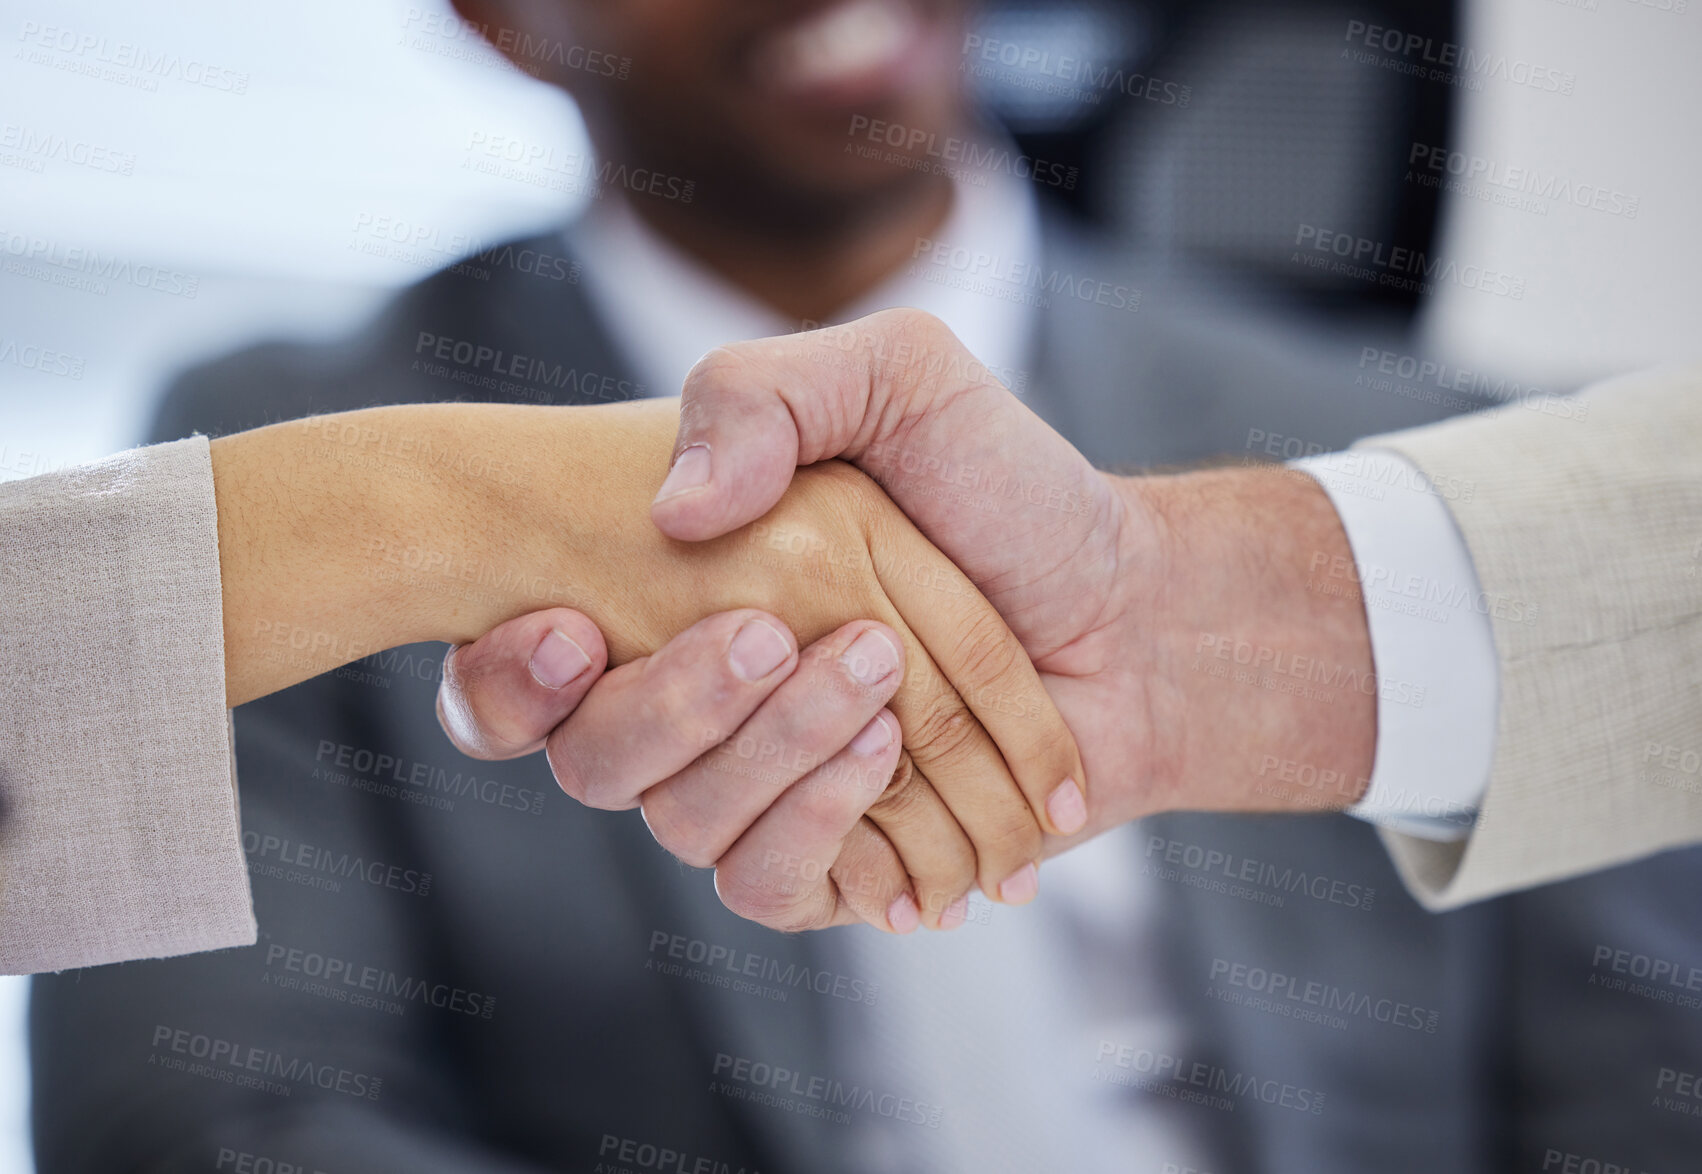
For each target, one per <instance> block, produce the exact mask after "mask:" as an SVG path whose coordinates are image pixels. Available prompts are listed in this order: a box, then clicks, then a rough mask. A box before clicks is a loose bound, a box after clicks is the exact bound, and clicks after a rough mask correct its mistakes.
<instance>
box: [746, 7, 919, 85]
mask: <svg viewBox="0 0 1702 1174" xmlns="http://www.w3.org/2000/svg"><path fill="white" fill-rule="evenodd" d="M944 35H945V29H944V28H943V27H942V26H941V23H940V22H939V21H937V20H931V19H929V18H928V17H926V16H925V15H924V14H923V13H921V12H920V11H918V9H917V7H916V5H915V4H913V3H911V2H909V0H840V2H839V3H835V4H829V5H828V6H827V7H825V8H821V9H818V10H816V11H815V12H812V13H810V14H809V15H808V16H806V17H805V18H804V19H802V20H799V21H795V22H793V23H791V24H787V25H784V26H782V27H780V28H778V29H775V30H774V31H772V32H770V33H767V34H766V35H764V36H763V37H762V38H761V39H760V40H759V41H758V42H757V43H756V45H755V46H754V47H753V51H752V53H751V55H750V58H749V61H750V65H751V68H752V69H753V71H754V72H755V74H756V79H755V80H756V81H757V83H758V84H759V85H760V86H761V87H762V88H763V89H764V90H765V91H767V92H768V93H770V94H771V95H774V96H775V97H779V98H784V99H787V100H791V101H802V102H806V103H809V104H811V105H828V106H842V105H846V104H850V103H856V102H862V101H869V100H874V99H879V98H882V97H885V96H888V95H890V94H893V93H896V92H901V91H903V90H906V89H908V88H910V86H911V85H912V84H914V83H915V82H916V81H917V80H918V79H919V77H920V76H921V75H922V74H923V72H924V71H931V70H937V69H939V68H941V65H942V57H943V55H942V54H941V52H940V48H941V44H942V41H943V38H944Z"/></svg>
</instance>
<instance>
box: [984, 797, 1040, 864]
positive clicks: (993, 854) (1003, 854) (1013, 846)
mask: <svg viewBox="0 0 1702 1174" xmlns="http://www.w3.org/2000/svg"><path fill="white" fill-rule="evenodd" d="M974 841H975V848H976V853H977V855H978V856H979V857H980V861H981V864H982V865H984V866H991V865H995V864H996V865H997V866H998V868H999V869H1003V870H1004V871H1003V872H1002V873H1001V875H999V876H997V877H994V878H992V879H993V881H994V883H997V882H998V881H1002V880H1004V879H1005V877H1006V876H1008V875H1009V874H1010V873H1011V872H1013V871H1015V869H1016V868H1017V867H1020V864H1021V863H1023V862H1027V861H1030V860H1038V859H1039V858H1040V852H1041V849H1042V848H1043V847H1044V846H1045V838H1044V835H1043V833H1042V832H1041V830H1040V825H1039V824H1038V823H1036V822H1035V820H1034V815H1033V813H1032V812H1030V811H1029V809H1028V808H1027V806H1018V805H1017V804H1015V803H1014V802H1013V803H1012V804H1011V809H1010V812H1009V813H1008V814H1001V815H1000V817H999V819H998V821H997V823H996V824H995V825H994V826H993V827H991V828H986V829H983V828H977V829H975V836H974Z"/></svg>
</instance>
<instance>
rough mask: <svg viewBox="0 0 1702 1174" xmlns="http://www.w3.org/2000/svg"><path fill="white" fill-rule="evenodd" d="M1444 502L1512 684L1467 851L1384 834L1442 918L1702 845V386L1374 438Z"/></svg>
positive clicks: (1416, 889) (1626, 393)
mask: <svg viewBox="0 0 1702 1174" xmlns="http://www.w3.org/2000/svg"><path fill="white" fill-rule="evenodd" d="M1363 443H1364V444H1366V445H1368V446H1373V445H1374V446H1377V447H1381V448H1391V449H1394V450H1395V451H1397V452H1399V453H1401V454H1402V455H1404V456H1405V457H1406V458H1407V459H1408V460H1410V461H1412V462H1413V463H1414V464H1415V465H1417V466H1418V467H1419V468H1420V469H1423V470H1424V471H1425V473H1426V474H1427V475H1429V476H1430V477H1431V479H1432V480H1433V481H1435V482H1436V483H1437V485H1438V486H1439V487H1442V486H1445V487H1447V492H1444V493H1443V499H1444V501H1445V503H1446V504H1447V506H1448V508H1449V510H1450V511H1451V513H1452V515H1453V517H1454V520H1455V521H1456V522H1457V523H1458V525H1459V528H1460V532H1461V534H1462V535H1463V536H1464V537H1465V540H1466V544H1467V546H1468V548H1469V549H1470V551H1471V555H1472V562H1473V565H1474V566H1475V568H1476V570H1477V573H1478V577H1479V580H1480V582H1481V584H1482V586H1483V590H1484V592H1485V594H1486V596H1487V597H1488V598H1489V599H1491V600H1497V601H1503V602H1504V603H1505V606H1501V607H1498V608H1497V609H1496V610H1495V611H1492V612H1491V624H1492V628H1493V631H1494V637H1495V647H1496V658H1497V661H1498V663H1499V665H1500V672H1501V696H1500V711H1499V713H1498V714H1497V720H1496V741H1495V756H1494V762H1493V765H1492V767H1491V771H1490V779H1489V786H1488V789H1487V790H1486V792H1485V794H1484V798H1483V803H1482V807H1481V809H1480V811H1479V813H1478V818H1477V824H1476V827H1475V828H1474V830H1473V832H1472V835H1471V836H1470V838H1469V839H1467V840H1464V841H1462V842H1459V843H1454V844H1443V843H1436V842H1434V841H1426V840H1422V839H1418V838H1416V837H1413V836H1407V835H1402V834H1400V833H1399V832H1394V831H1389V830H1386V829H1385V830H1383V832H1382V836H1383V839H1384V842H1385V843H1386V844H1387V846H1388V849H1389V852H1390V855H1391V856H1392V857H1393V859H1394V862H1395V864H1396V866H1397V868H1398V869H1399V871H1400V873H1401V876H1402V879H1403V880H1404V881H1405V882H1406V884H1407V887H1408V888H1409V889H1410V890H1411V891H1412V893H1413V895H1414V896H1415V897H1416V898H1417V899H1418V900H1419V901H1420V902H1422V903H1423V904H1424V905H1425V906H1427V907H1428V908H1431V909H1449V908H1454V907H1456V906H1459V905H1464V904H1466V903H1468V902H1471V901H1476V900H1480V899H1482V898H1486V897H1492V896H1497V895H1499V894H1502V893H1507V892H1512V891H1515V890H1518V889H1523V888H1529V887H1531V886H1533V885H1538V884H1542V883H1545V882H1548V881H1554V880H1559V879H1562V878H1565V877H1569V876H1575V875H1578V874H1581V873H1585V872H1590V871H1593V870H1596V869H1600V868H1606V867H1610V866H1612V865H1615V864H1619V863H1623V862H1626V861H1629V860H1633V859H1636V858H1638V857H1640V856H1645V855H1648V854H1650V853H1653V852H1657V851H1661V850H1663V849H1666V848H1671V847H1676V846H1679V845H1682V844H1689V843H1695V842H1698V841H1702V768H1696V767H1694V766H1689V767H1688V769H1687V764H1694V763H1696V762H1702V755H1699V754H1698V751H1702V707H1699V704H1698V698H1699V697H1702V543H1699V541H1698V533H1699V532H1698V530H1697V520H1698V519H1699V518H1702V461H1699V460H1698V458H1697V453H1698V452H1702V369H1689V370H1676V371H1675V370H1666V371H1656V372H1649V373H1646V374H1641V375H1635V376H1629V377H1626V378H1622V379H1616V380H1612V381H1610V382H1607V383H1604V384H1599V385H1597V386H1595V387H1593V388H1591V389H1589V390H1588V391H1587V392H1585V393H1584V394H1583V395H1582V396H1580V397H1577V398H1565V399H1562V398H1558V397H1545V398H1544V399H1542V400H1540V401H1535V400H1533V401H1530V402H1528V403H1521V404H1517V405H1514V406H1510V407H1506V408H1501V409H1498V410H1496V411H1494V412H1490V413H1485V414H1482V415H1478V416H1470V417H1462V418H1459V419H1456V420H1451V421H1448V422H1446V423H1443V424H1438V425H1434V426H1431V427H1427V428H1420V429H1414V430H1411V431H1407V432H1400V433H1394V434H1391V435H1387V436H1381V437H1376V438H1373V439H1370V440H1366V441H1364V442H1363Z"/></svg>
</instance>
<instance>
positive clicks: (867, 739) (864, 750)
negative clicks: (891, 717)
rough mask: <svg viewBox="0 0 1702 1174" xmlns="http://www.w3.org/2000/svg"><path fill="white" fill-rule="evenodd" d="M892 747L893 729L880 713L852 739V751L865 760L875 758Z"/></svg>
mask: <svg viewBox="0 0 1702 1174" xmlns="http://www.w3.org/2000/svg"><path fill="white" fill-rule="evenodd" d="M891 745H892V727H891V726H889V725H887V724H886V718H884V717H882V716H881V715H880V714H878V713H877V714H875V716H874V718H873V719H871V720H870V722H869V724H868V725H866V726H864V727H863V728H862V729H861V730H859V731H858V733H857V736H856V737H855V738H852V739H851V749H852V751H853V752H855V753H857V754H861V755H862V756H863V757H864V758H873V757H874V756H875V755H877V754H879V753H880V752H881V751H882V750H885V749H886V748H887V747H888V746H891Z"/></svg>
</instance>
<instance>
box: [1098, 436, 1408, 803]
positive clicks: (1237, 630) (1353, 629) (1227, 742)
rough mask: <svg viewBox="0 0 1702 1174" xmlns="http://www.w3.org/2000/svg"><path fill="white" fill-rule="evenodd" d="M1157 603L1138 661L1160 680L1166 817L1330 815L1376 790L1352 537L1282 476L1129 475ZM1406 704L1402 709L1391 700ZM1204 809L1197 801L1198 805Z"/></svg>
mask: <svg viewBox="0 0 1702 1174" xmlns="http://www.w3.org/2000/svg"><path fill="white" fill-rule="evenodd" d="M1118 485H1119V488H1120V489H1121V491H1122V492H1123V494H1124V495H1125V499H1126V500H1127V501H1128V502H1129V504H1130V513H1131V515H1133V516H1135V517H1136V518H1138V519H1141V520H1142V523H1141V524H1137V525H1135V526H1134V527H1132V529H1133V530H1134V531H1135V532H1136V534H1137V536H1138V537H1137V539H1136V540H1135V541H1134V542H1133V544H1132V546H1133V549H1131V550H1130V551H1129V554H1128V557H1127V559H1126V560H1125V563H1124V566H1123V573H1124V574H1125V575H1128V574H1131V573H1132V574H1134V575H1137V576H1140V577H1141V579H1142V580H1143V587H1142V588H1141V589H1142V590H1145V591H1146V592H1147V595H1146V597H1145V598H1144V599H1142V600H1141V602H1140V605H1139V606H1138V607H1137V608H1136V609H1135V610H1134V611H1133V613H1132V614H1134V615H1136V616H1142V617H1146V618H1145V619H1143V620H1141V621H1140V622H1139V623H1138V625H1137V627H1138V632H1137V636H1136V648H1135V650H1134V651H1133V652H1132V653H1131V656H1132V657H1134V658H1137V659H1138V660H1139V661H1141V662H1142V663H1143V664H1144V665H1145V667H1146V672H1145V673H1143V674H1142V676H1143V677H1144V679H1146V680H1148V681H1150V682H1152V685H1151V687H1150V696H1149V697H1146V698H1144V699H1143V700H1144V701H1145V702H1146V704H1147V705H1148V706H1149V712H1150V713H1151V714H1152V719H1153V745H1154V762H1155V766H1154V778H1153V780H1152V786H1153V792H1154V797H1155V798H1156V799H1157V800H1158V802H1159V805H1160V808H1161V809H1162V808H1163V807H1200V806H1212V807H1218V808H1226V809H1232V810H1334V809H1342V808H1346V807H1348V806H1351V805H1352V804H1353V803H1354V802H1355V801H1356V800H1357V799H1358V798H1359V797H1360V795H1361V794H1362V793H1363V792H1364V789H1365V786H1366V783H1367V781H1368V779H1369V778H1370V774H1371V765H1372V755H1373V752H1374V750H1375V747H1376V737H1377V705H1378V697H1379V694H1380V693H1382V692H1385V691H1387V690H1391V689H1393V690H1397V691H1398V689H1399V686H1400V683H1399V682H1386V681H1382V680H1380V679H1379V677H1378V675H1377V673H1376V671H1375V667H1374V665H1373V663H1372V655H1371V644H1370V637H1369V634H1368V631H1367V627H1366V620H1365V609H1364V604H1363V603H1362V601H1361V599H1360V595H1359V592H1358V588H1357V585H1356V584H1355V583H1354V581H1353V580H1352V579H1340V578H1331V577H1330V576H1329V575H1328V574H1326V573H1323V572H1322V571H1320V568H1326V569H1327V568H1330V567H1341V566H1352V551H1351V548H1350V547H1349V545H1348V541H1347V535H1346V534H1345V533H1344V532H1343V530H1342V526H1341V523H1340V521H1339V519H1338V518H1337V516H1336V512H1335V509H1334V507H1333V506H1332V505H1331V504H1330V500H1329V498H1328V496H1326V495H1325V493H1324V492H1323V490H1322V489H1321V488H1320V487H1319V486H1318V484H1317V482H1316V481H1314V480H1313V479H1312V478H1311V477H1309V476H1306V475H1304V474H1301V473H1296V472H1293V471H1290V470H1285V469H1271V470H1248V469H1233V470H1212V471H1202V472H1195V473H1188V474H1183V475H1180V476H1173V477H1137V478H1122V479H1119V481H1118ZM1397 700H1398V699H1397ZM1202 800H1203V801H1202Z"/></svg>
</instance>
